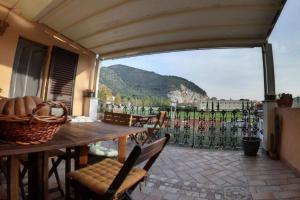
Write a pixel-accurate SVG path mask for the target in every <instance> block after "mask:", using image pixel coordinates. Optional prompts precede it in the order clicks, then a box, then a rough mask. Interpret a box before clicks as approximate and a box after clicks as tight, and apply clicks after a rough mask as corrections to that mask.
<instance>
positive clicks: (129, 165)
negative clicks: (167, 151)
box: [67, 134, 170, 199]
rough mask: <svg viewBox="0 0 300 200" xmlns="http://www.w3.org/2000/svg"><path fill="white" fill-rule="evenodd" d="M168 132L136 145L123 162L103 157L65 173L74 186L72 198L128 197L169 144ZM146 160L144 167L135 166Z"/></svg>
mask: <svg viewBox="0 0 300 200" xmlns="http://www.w3.org/2000/svg"><path fill="white" fill-rule="evenodd" d="M169 139H170V135H169V134H166V136H165V137H164V138H162V139H160V140H157V141H155V142H154V143H152V144H149V145H146V146H145V147H143V148H142V147H141V146H139V145H136V146H135V147H134V148H133V150H132V151H131V153H130V155H129V156H128V158H127V160H126V161H125V163H124V164H122V163H120V162H118V161H116V160H112V159H105V160H103V161H101V162H99V163H96V164H94V165H90V166H88V167H85V168H81V169H79V170H76V171H73V172H70V173H69V174H68V175H67V176H68V178H69V179H70V182H71V185H72V186H73V187H74V189H75V199H119V198H124V197H125V198H127V199H131V197H130V194H131V192H132V191H133V190H134V189H135V188H136V186H138V184H139V183H140V182H142V181H144V179H145V177H146V176H147V172H148V171H149V169H150V168H151V166H152V165H153V163H154V162H155V160H156V159H157V158H158V156H159V154H160V153H161V152H162V150H163V148H164V147H165V145H166V144H167V143H168V141H169ZM144 161H147V162H146V164H145V165H144V167H143V168H138V167H134V166H136V165H138V164H140V163H142V162H144Z"/></svg>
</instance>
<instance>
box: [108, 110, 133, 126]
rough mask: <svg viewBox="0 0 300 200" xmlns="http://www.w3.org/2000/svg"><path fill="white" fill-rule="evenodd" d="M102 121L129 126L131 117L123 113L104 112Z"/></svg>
mask: <svg viewBox="0 0 300 200" xmlns="http://www.w3.org/2000/svg"><path fill="white" fill-rule="evenodd" d="M102 121H103V122H106V123H111V124H116V125H124V126H131V121H132V117H131V115H129V114H124V113H113V112H105V113H104V117H103V119H102Z"/></svg>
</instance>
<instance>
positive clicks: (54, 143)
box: [0, 122, 146, 200]
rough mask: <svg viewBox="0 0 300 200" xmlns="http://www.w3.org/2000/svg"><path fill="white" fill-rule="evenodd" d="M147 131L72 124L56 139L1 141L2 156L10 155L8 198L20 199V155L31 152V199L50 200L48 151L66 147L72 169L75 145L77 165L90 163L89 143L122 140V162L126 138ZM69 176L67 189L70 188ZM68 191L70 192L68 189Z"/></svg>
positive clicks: (91, 123)
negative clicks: (28, 142) (31, 142)
mask: <svg viewBox="0 0 300 200" xmlns="http://www.w3.org/2000/svg"><path fill="white" fill-rule="evenodd" d="M143 131H146V129H145V128H140V127H128V126H120V125H112V124H108V123H104V122H86V123H70V124H66V125H64V126H63V127H62V128H61V129H60V130H59V132H58V133H57V134H56V135H55V136H54V138H53V140H51V141H49V142H47V143H44V144H37V145H16V144H0V157H1V156H7V169H8V177H9V179H8V180H7V182H8V183H7V194H8V199H13V200H17V199H19V192H18V191H19V160H18V156H19V155H21V154H28V160H29V163H30V165H29V169H28V191H29V199H30V200H35V199H41V200H47V198H48V151H49V150H55V149H62V148H66V153H67V155H68V156H67V160H66V166H65V170H66V173H67V172H69V171H70V168H71V166H70V162H69V160H70V159H71V158H70V155H71V153H70V152H71V148H75V168H76V169H78V168H81V167H83V166H85V165H86V164H87V158H88V157H87V156H88V155H87V154H88V147H87V144H89V143H93V142H97V141H105V140H112V139H115V138H118V139H119V144H118V148H119V149H118V150H119V155H118V159H119V160H120V161H121V162H123V161H124V160H125V156H126V138H127V136H128V135H130V134H136V133H139V132H143ZM68 188H69V187H68V180H67V179H66V190H68ZM66 193H68V191H66Z"/></svg>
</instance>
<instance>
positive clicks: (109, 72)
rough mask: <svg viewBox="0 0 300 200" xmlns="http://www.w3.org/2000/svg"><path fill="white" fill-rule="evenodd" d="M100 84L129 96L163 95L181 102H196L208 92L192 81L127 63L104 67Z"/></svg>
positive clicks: (114, 91)
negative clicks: (127, 64) (126, 64)
mask: <svg viewBox="0 0 300 200" xmlns="http://www.w3.org/2000/svg"><path fill="white" fill-rule="evenodd" d="M100 84H103V85H105V86H107V87H108V88H109V89H111V91H112V92H113V93H114V94H115V93H119V94H120V95H121V96H127V97H130V96H131V97H132V96H136V97H146V96H148V97H162V98H167V99H170V100H171V101H178V102H179V103H195V101H199V100H200V99H201V98H206V97H207V96H206V92H205V91H204V90H203V89H201V88H200V87H199V86H197V85H196V84H194V83H193V82H191V81H188V80H186V79H184V78H181V77H177V76H163V75H160V74H157V73H154V72H150V71H145V70H141V69H137V68H133V67H129V66H125V65H112V66H109V67H102V68H101V71H100Z"/></svg>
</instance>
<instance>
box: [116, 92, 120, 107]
mask: <svg viewBox="0 0 300 200" xmlns="http://www.w3.org/2000/svg"><path fill="white" fill-rule="evenodd" d="M115 104H117V105H120V104H121V96H120V94H119V93H117V94H116V96H115Z"/></svg>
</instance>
